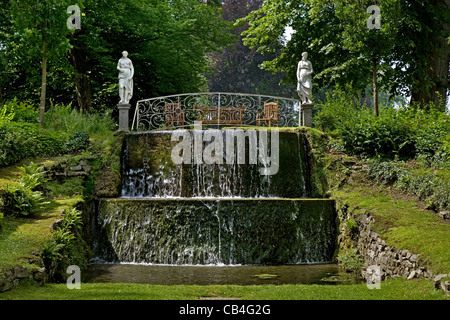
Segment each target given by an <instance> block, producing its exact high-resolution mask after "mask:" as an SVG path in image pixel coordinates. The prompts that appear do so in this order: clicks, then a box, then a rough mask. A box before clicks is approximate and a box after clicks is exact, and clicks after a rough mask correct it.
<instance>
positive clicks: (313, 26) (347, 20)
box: [241, 0, 450, 103]
mask: <svg viewBox="0 0 450 320" xmlns="http://www.w3.org/2000/svg"><path fill="white" fill-rule="evenodd" d="M372 4H373V1H365V0H359V1H351V2H349V1H343V0H293V1H283V0H266V1H265V2H264V4H263V5H262V7H261V8H260V9H259V10H256V11H253V12H250V14H249V15H248V16H247V17H246V18H244V19H242V20H241V23H242V22H247V23H249V24H250V28H249V29H248V30H247V31H244V35H245V38H244V43H245V44H246V45H248V46H249V47H251V48H256V49H257V50H258V51H259V52H261V53H267V54H275V53H279V54H277V56H276V57H275V58H274V59H271V60H267V61H266V62H265V63H263V67H264V68H265V69H267V70H271V71H275V72H276V71H284V72H286V73H287V77H286V79H285V81H287V82H295V81H296V79H295V70H296V65H297V62H298V61H299V60H300V59H301V53H302V52H303V51H308V52H309V55H310V58H311V61H313V64H314V70H315V72H316V74H315V76H314V81H315V83H316V85H315V88H316V89H317V88H326V87H331V86H335V85H340V86H344V85H351V88H352V89H353V90H354V91H355V92H360V93H362V92H364V90H365V88H366V87H367V86H368V85H372V84H373V83H374V82H373V81H374V74H376V75H378V77H377V80H379V84H380V86H381V87H382V88H383V89H384V90H385V91H387V92H389V93H390V95H391V96H395V95H399V94H403V95H411V96H412V98H413V99H414V100H417V101H420V102H423V103H427V102H430V101H433V102H436V96H437V94H436V91H438V92H439V93H440V94H441V95H443V96H444V97H445V95H446V90H447V89H448V65H449V50H448V43H447V42H446V41H445V39H446V38H447V37H448V35H449V30H448V26H446V25H445V22H446V21H449V20H450V16H449V7H448V4H446V2H445V1H443V0H428V1H416V0H413V1H403V0H380V1H376V4H377V5H378V6H379V8H380V14H381V28H380V29H377V28H372V29H370V28H368V26H367V20H368V19H369V18H370V16H371V14H370V13H367V11H366V10H367V7H369V5H372ZM286 26H290V27H291V28H292V29H293V31H294V33H293V34H292V37H291V39H290V41H288V42H286V41H284V40H283V35H284V33H285V28H286ZM443 40H444V41H443ZM374 67H376V68H375V69H376V70H375V71H374ZM377 82H378V81H377Z"/></svg>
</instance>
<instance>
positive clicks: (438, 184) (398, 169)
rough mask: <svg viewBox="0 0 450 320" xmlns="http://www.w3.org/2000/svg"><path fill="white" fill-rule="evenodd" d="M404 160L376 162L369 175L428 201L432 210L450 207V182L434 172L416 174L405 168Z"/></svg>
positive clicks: (381, 182)
mask: <svg viewBox="0 0 450 320" xmlns="http://www.w3.org/2000/svg"><path fill="white" fill-rule="evenodd" d="M403 167H404V164H403V163H402V162H393V161H389V162H374V163H372V164H371V165H370V167H369V169H368V174H369V176H370V177H371V178H372V179H374V180H375V181H376V182H377V183H380V184H387V185H393V186H395V187H397V188H399V189H400V190H402V191H404V192H406V193H409V194H413V195H416V196H418V197H419V199H421V200H423V201H426V203H427V204H428V208H429V209H432V210H436V211H438V210H447V209H448V208H450V182H449V181H446V180H443V179H439V178H438V177H436V176H435V175H433V174H422V175H414V174H413V173H411V172H409V171H408V170H406V169H404V168H403Z"/></svg>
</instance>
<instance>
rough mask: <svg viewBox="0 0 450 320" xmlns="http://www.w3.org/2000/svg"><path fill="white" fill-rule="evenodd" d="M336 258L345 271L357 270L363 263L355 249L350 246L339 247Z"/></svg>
mask: <svg viewBox="0 0 450 320" xmlns="http://www.w3.org/2000/svg"><path fill="white" fill-rule="evenodd" d="M337 260H338V263H339V264H341V265H342V267H343V268H344V270H346V271H347V272H357V271H359V270H360V268H361V267H362V266H363V264H364V260H363V258H362V257H361V255H360V254H358V252H357V249H355V248H350V247H344V248H341V249H339V254H338V257H337Z"/></svg>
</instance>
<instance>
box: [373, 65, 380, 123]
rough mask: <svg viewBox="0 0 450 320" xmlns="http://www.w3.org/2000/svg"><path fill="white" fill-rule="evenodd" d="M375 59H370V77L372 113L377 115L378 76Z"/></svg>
mask: <svg viewBox="0 0 450 320" xmlns="http://www.w3.org/2000/svg"><path fill="white" fill-rule="evenodd" d="M377 65H378V64H377V59H376V58H373V59H372V77H373V113H374V115H375V116H376V117H378V115H379V112H378V78H377Z"/></svg>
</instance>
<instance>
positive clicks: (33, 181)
mask: <svg viewBox="0 0 450 320" xmlns="http://www.w3.org/2000/svg"><path fill="white" fill-rule="evenodd" d="M20 169H21V171H22V172H24V175H23V176H21V177H20V178H19V182H18V184H16V185H13V186H12V185H6V189H5V190H4V191H3V192H2V203H3V205H2V211H3V212H4V213H5V214H11V215H16V216H17V215H22V216H27V215H29V214H30V213H31V212H32V211H33V210H34V209H35V208H37V207H38V206H40V205H42V204H45V203H46V202H45V200H44V197H43V196H42V192H40V191H36V190H35V188H37V187H38V186H39V185H40V184H41V183H42V182H43V181H44V180H43V179H44V178H43V174H44V171H43V169H42V168H41V167H37V166H36V165H34V164H31V165H30V166H28V167H22V168H20Z"/></svg>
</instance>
